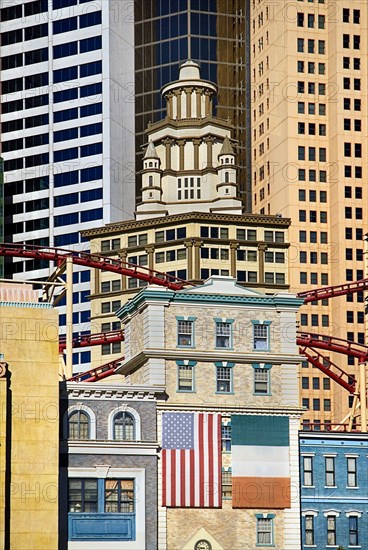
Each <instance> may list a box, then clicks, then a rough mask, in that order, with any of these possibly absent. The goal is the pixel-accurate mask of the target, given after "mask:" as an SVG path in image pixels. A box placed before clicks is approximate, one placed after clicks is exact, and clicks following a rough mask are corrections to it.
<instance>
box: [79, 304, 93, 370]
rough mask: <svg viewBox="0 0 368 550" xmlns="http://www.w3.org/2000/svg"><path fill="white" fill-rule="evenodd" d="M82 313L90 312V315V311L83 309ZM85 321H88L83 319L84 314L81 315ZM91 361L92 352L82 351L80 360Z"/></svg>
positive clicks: (82, 361) (83, 361)
mask: <svg viewBox="0 0 368 550" xmlns="http://www.w3.org/2000/svg"><path fill="white" fill-rule="evenodd" d="M82 313H87V314H88V317H89V312H88V311H83V312H82ZM83 322H84V323H85V322H86V321H82V315H81V323H83ZM90 361H91V352H90V351H82V353H81V354H80V362H81V363H90Z"/></svg>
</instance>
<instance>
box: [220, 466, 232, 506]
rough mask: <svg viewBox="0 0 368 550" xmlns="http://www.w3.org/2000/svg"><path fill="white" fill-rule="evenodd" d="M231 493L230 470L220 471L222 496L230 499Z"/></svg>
mask: <svg viewBox="0 0 368 550" xmlns="http://www.w3.org/2000/svg"><path fill="white" fill-rule="evenodd" d="M231 495H232V478H231V471H224V470H223V471H222V498H223V499H225V500H230V499H231Z"/></svg>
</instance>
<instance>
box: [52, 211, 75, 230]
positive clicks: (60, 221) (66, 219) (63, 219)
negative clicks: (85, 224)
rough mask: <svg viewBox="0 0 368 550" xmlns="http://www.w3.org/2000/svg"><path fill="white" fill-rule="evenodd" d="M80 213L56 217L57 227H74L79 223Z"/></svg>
mask: <svg viewBox="0 0 368 550" xmlns="http://www.w3.org/2000/svg"><path fill="white" fill-rule="evenodd" d="M78 218H79V216H78V212H72V213H71V214H61V215H60V216H54V224H55V227H60V226H61V225H72V224H77V223H78Z"/></svg>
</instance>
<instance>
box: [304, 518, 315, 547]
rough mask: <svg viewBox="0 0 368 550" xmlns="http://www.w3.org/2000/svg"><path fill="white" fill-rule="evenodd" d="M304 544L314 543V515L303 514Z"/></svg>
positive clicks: (311, 544)
mask: <svg viewBox="0 0 368 550" xmlns="http://www.w3.org/2000/svg"><path fill="white" fill-rule="evenodd" d="M305 544H306V545H308V546H313V545H314V516H305Z"/></svg>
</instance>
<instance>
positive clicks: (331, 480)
mask: <svg viewBox="0 0 368 550" xmlns="http://www.w3.org/2000/svg"><path fill="white" fill-rule="evenodd" d="M325 474H326V478H325V481H326V487H334V486H335V458H334V457H333V456H326V457H325ZM328 544H330V543H328Z"/></svg>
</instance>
